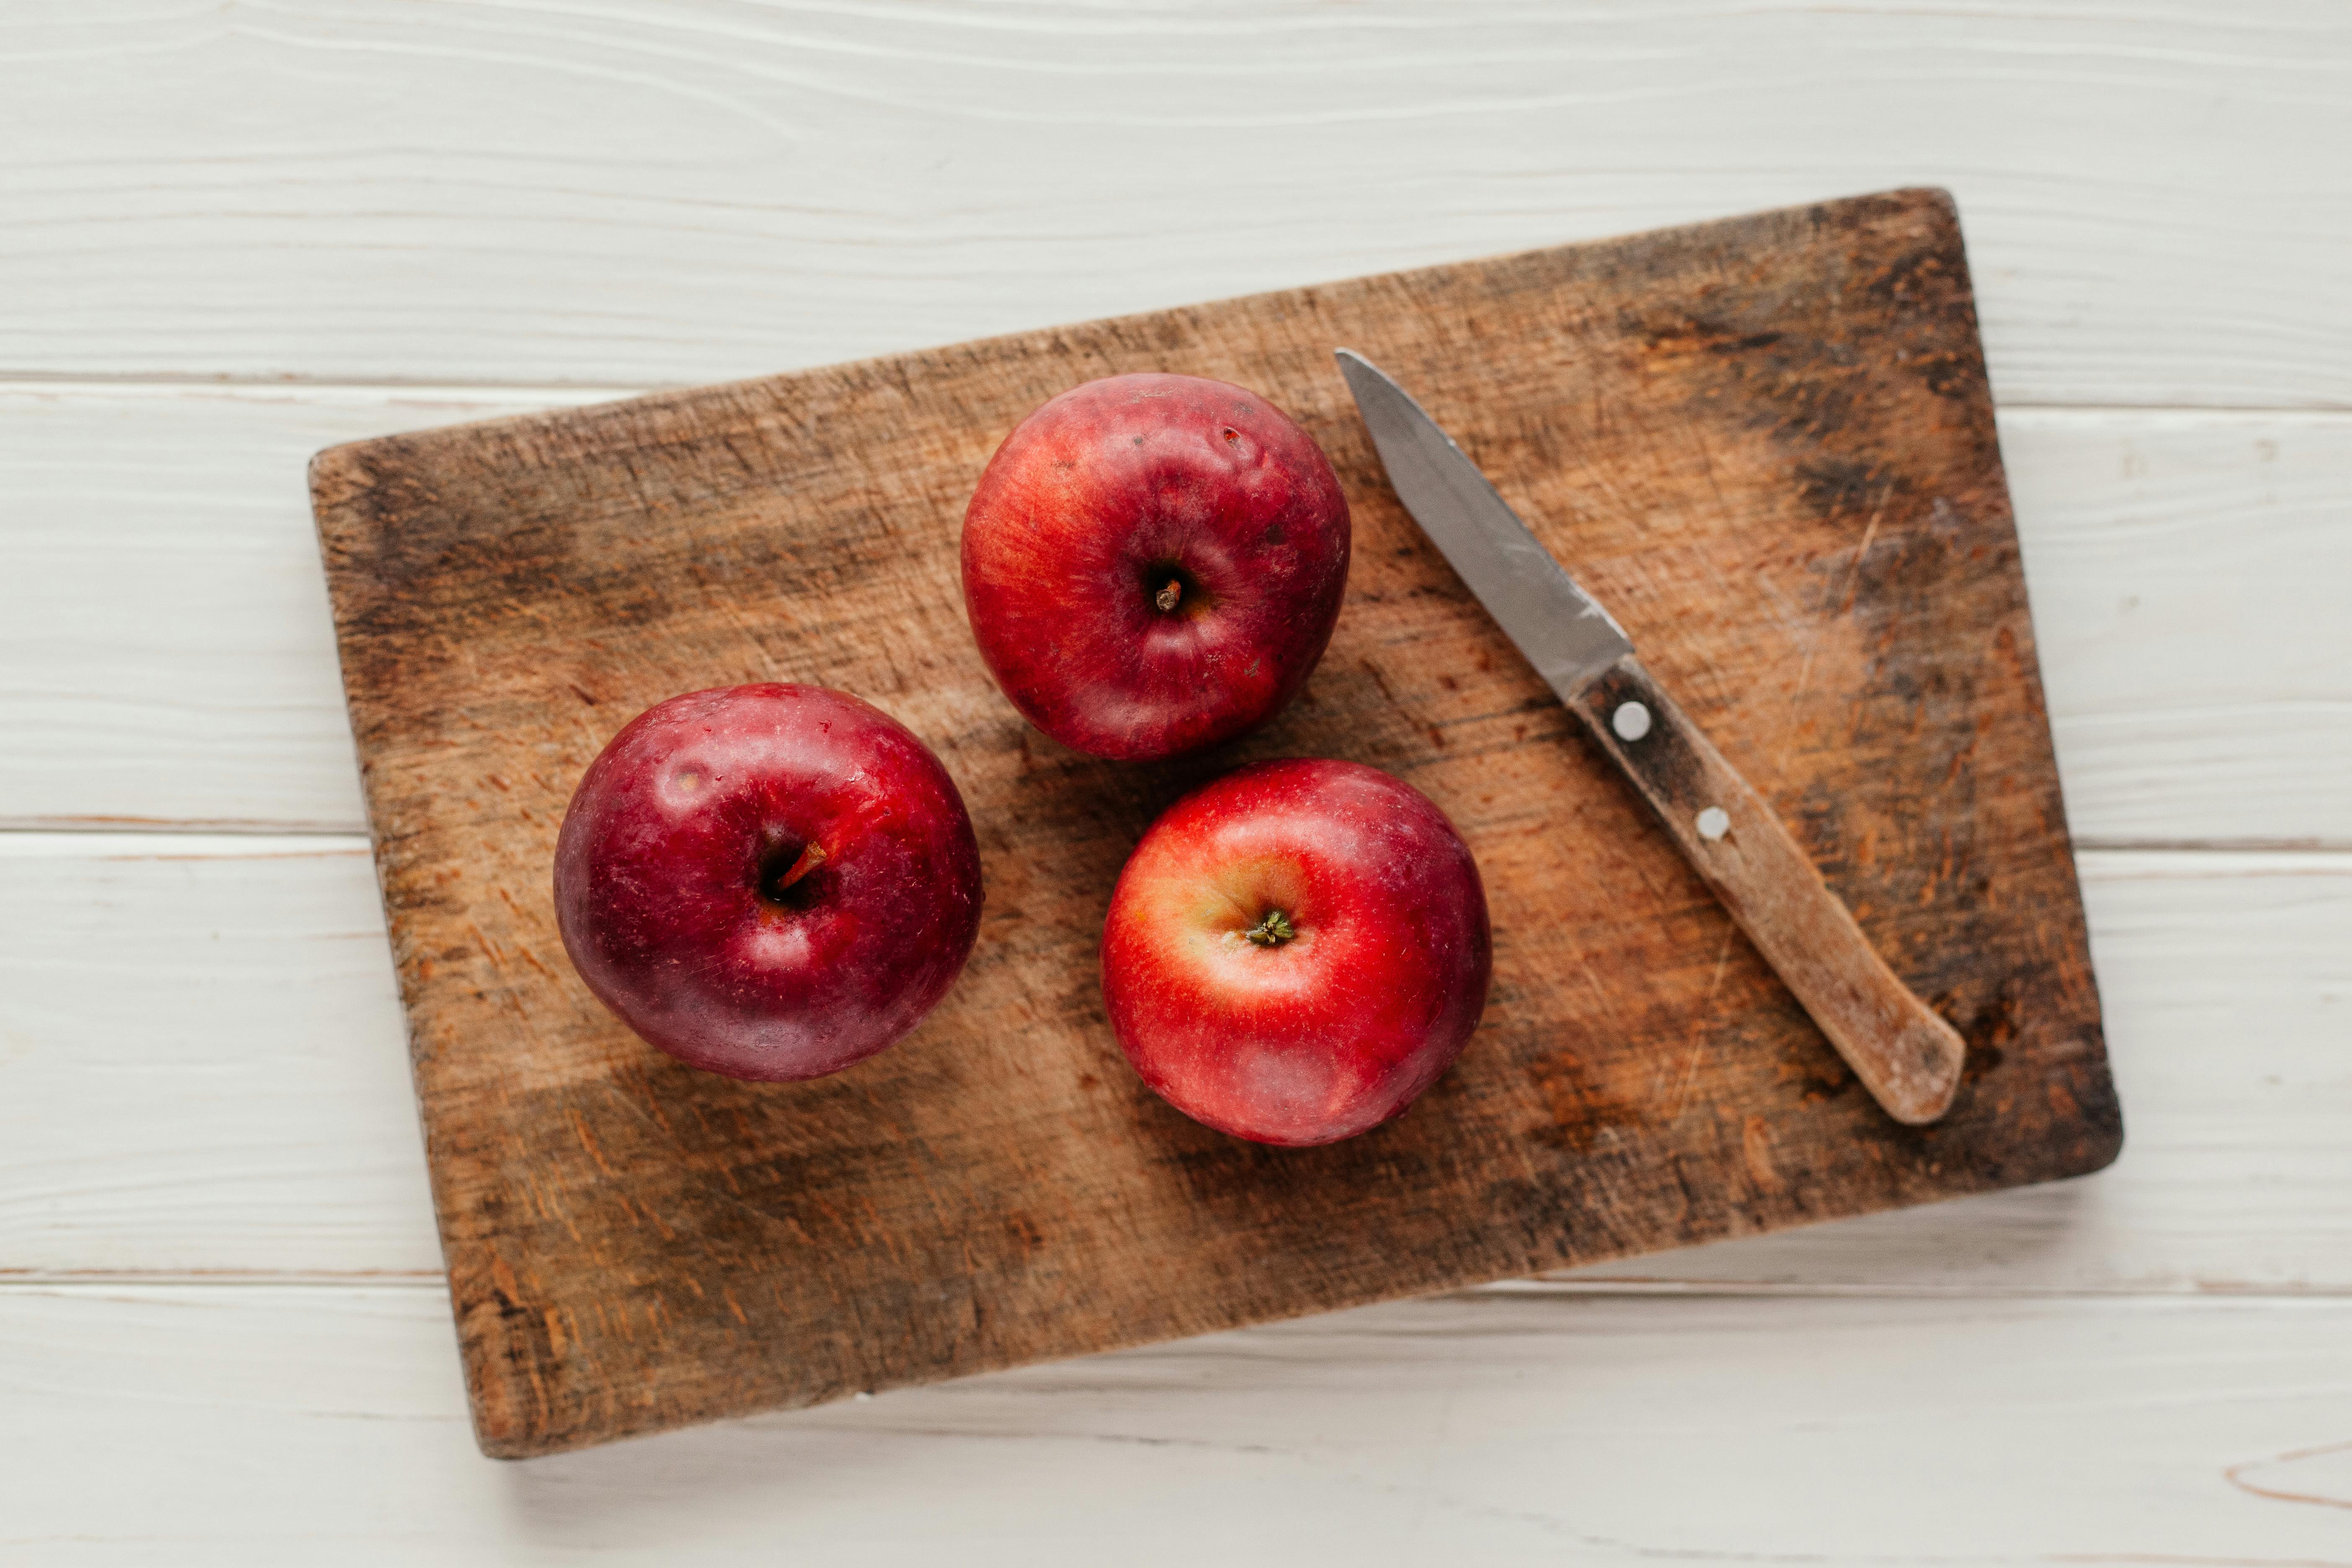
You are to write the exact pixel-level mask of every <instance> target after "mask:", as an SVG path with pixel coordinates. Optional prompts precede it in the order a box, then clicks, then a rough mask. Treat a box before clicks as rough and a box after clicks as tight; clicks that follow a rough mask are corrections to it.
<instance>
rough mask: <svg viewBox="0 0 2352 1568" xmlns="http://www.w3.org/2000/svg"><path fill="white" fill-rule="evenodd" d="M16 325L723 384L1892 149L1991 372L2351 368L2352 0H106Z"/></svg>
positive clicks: (133, 348) (2162, 385) (2182, 387)
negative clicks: (1934, 193)
mask: <svg viewBox="0 0 2352 1568" xmlns="http://www.w3.org/2000/svg"><path fill="white" fill-rule="evenodd" d="M5 22H6V26H5V30H0V105H5V108H0V114H5V117H6V118H5V128H6V132H7V133H6V134H5V136H0V190H5V191H6V192H7V193H8V197H7V199H8V203H9V215H10V221H9V225H8V236H9V242H8V243H7V244H6V245H5V247H0V300H7V301H8V309H7V310H5V312H0V370H5V371H9V372H16V371H26V370H29V371H35V372H38V373H40V374H69V375H97V374H108V375H113V374H134V375H143V374H169V375H179V376H194V377H211V376H215V375H222V374H235V375H242V376H247V377H254V376H261V377H274V376H280V375H302V376H313V377H325V378H340V379H353V380H358V379H377V378H381V379H393V380H404V381H428V382H430V381H447V380H457V381H497V382H546V381H579V382H593V383H614V382H630V383H635V382H644V381H681V382H685V381H705V380H714V379H719V378H724V377H730V376H739V375H749V374H758V373H761V372H766V371H772V370H780V369H786V368H791V367H794V366H800V365H807V364H814V363H824V362H828V361H833V360H838V359H846V358H855V357H859V356H862V355H866V354H869V353H877V352H881V351H884V350H888V349H896V348H913V347H918V346H921V345H925V344H929V343H933V342H951V341H954V340H956V339H960V338H964V337H969V336H973V335H976V334H979V333H983V332H993V331H1006V330H1010V329H1013V328H1020V327H1029V326H1040V325H1045V324H1049V323H1052V322H1056V321H1068V320H1072V319H1075V318H1080V317H1086V316H1091V315H1097V314H1104V313H1109V312H1115V311H1124V310H1138V309H1143V308H1149V307H1155V306H1161V305H1172V304H1179V303H1183V302H1186V301H1190V300H1200V299H1206V298H1213V297H1215V296H1219V295H1223V294H1231V293H1240V292H1246V291H1251V290H1255V289H1266V288H1272V287H1277V286H1285V285H1290V284H1297V283H1307V282H1313V281H1318V280H1322V279H1334V278H1344V277H1349V276H1352V275H1355V274H1358V273H1362V272H1368V271H1377V270H1381V269H1385V268H1392V267H1400V266H1407V265H1412V264H1415V263H1421V262H1429V261H1436V260H1441V259H1454V258H1460V257H1465V256H1475V255H1479V254H1482V253H1486V252H1490V251H1497V250H1506V249H1515V248H1518V247H1526V246H1533V245H1541V244H1549V243H1553V242H1557V241H1561V240H1568V239H1576V238H1584V237H1594V236H1599V235H1607V234H1615V233H1622V232H1625V231H1628V230H1632V229H1637V228H1645V227H1651V226H1657V225H1661V224H1667V223H1677V222H1683V221H1687V220H1693V219H1697V218H1705V217H1713V216H1723V215H1726V214H1730V213H1736V212H1743V211H1748V210H1751V209H1754V208H1758V207H1764V206H1773V205H1782V204H1787V203H1793V202H1803V201H1813V200H1818V199H1820V198H1822V197H1825V196H1832V195H1848V194H1852V193H1854V192H1859V191H1865V190H1872V189H1880V188H1885V187H1889V186H1894V185H1900V184H1923V183H1941V184H1947V185H1948V186H1950V187H1951V188H1952V189H1953V190H1954V191H1955V192H1956V193H1957V194H1958V197H1959V200H1960V205H1961V210H1962V214H1963V216H1964V219H1965V221H1966V223H1967V226H1968V230H1969V241H1970V248H1971V251H1972V253H1973V256H1974V260H1975V266H1976V269H1977V273H1978V277H1979V283H1980V291H1981V295H1982V299H1983V305H1984V310H1983V315H1984V324H1985V337H1986V343H1987V347H1988V350H1989V352H1990V357H1991V362H1992V365H1993V374H1994V377H1995V381H1996V384H1998V386H1999V388H2000V392H2001V394H2002V395H2003V396H2004V397H2005V398H2008V399H2013V400H2023V401H2032V402H2068V403H2083V402H2090V403H2133V404H2231V405H2263V406H2276V405H2315V404H2325V405H2336V406H2344V405H2352V318H2347V314H2346V312H2345V311H2344V310H2343V309H2342V308H2341V306H2340V303H2339V302H2338V301H2339V298H2340V289H2341V283H2342V267H2341V258H2342V257H2343V256H2344V254H2345V253H2346V251H2347V247H2352V161H2347V159H2346V158H2345V157H2344V156H2343V150H2344V148H2345V147H2346V146H2347V145H2352V17H2347V13H2346V11H2345V9H2344V8H2343V6H2342V5H2339V4H2336V3H2335V0H2245V3H2241V4H2235V5H2217V4H2210V3H2207V4H2196V3H2191V0H2137V3H2126V0H2091V3H2089V4H2084V5H2068V6H2052V5H2046V4H2040V3H2035V0H1985V3H1983V4H1979V5H1969V6H1966V7H1954V6H1935V5H1923V4H1918V3H1916V0H1856V3H1853V4H1849V5H1836V6H1819V5H1799V4H1760V5H1738V6H1727V5H1716V4H1708V3H1701V0H1674V3H1671V4H1651V5H1601V4H1597V3H1591V0H1579V3H1574V4H1568V5H1534V4H1529V3H1528V0H1481V3H1478V4H1435V5H1433V4H1425V3H1423V4H1412V3H1408V0H1368V3H1363V4H1355V5H1328V4H1321V3H1318V0H1188V3H1186V4H1181V5H1179V4H1174V3H1172V0H1147V3H1141V4H1138V3H1134V0H1034V3H1030V0H1012V3H1000V4H992V5H981V4H962V5H943V4H934V3H931V0H883V3H877V4H869V5H841V4H835V3H832V0H806V3H793V0H771V3H765V4H759V3H751V0H475V3H450V4H438V5H420V4H414V3H410V0H228V3H223V0H138V3H136V4H133V3H131V0H113V3H110V4H65V3H50V4H40V3H36V4H31V5H25V4H18V5H11V6H10V7H8V13H7V16H6V18H5Z"/></svg>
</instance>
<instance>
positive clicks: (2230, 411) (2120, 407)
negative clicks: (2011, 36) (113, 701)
mask: <svg viewBox="0 0 2352 1568" xmlns="http://www.w3.org/2000/svg"><path fill="white" fill-rule="evenodd" d="M1056 324H1058V323H1054V322H1045V323H1042V325H1044V326H1046V327H1051V326H1054V325H1056ZM996 335H1003V334H996ZM895 352H903V351H895V350H877V351H876V357H880V356H881V355H884V354H887V353H895ZM837 363H856V362H854V361H848V362H837ZM821 368H822V366H820V365H814V364H780V365H776V366H774V367H773V368H772V369H771V370H769V371H767V372H765V373H763V374H768V375H790V374H794V373H797V372H800V371H805V370H815V369H821ZM740 379H742V378H740V377H724V378H720V379H718V380H714V381H711V382H692V381H644V382H608V381H561V380H556V381H550V380H547V379H544V378H541V379H537V380H530V381H505V380H500V379H497V378H484V379H481V380H467V379H462V378H452V377H449V376H431V377H423V378H419V379H416V380H413V381H412V380H407V379H404V378H402V377H397V376H307V375H236V374H226V375H194V374H182V373H177V372H171V371H157V372H143V371H123V372H119V373H116V374H93V373H90V372H87V371H75V372H65V371H59V372H47V371H37V370H23V369H15V370H11V369H0V396H5V395H7V394H9V393H11V392H21V393H26V394H30V395H45V396H51V397H72V396H76V395H83V394H87V395H91V396H108V395H116V396H119V395H121V394H122V393H124V392H126V391H137V390H139V389H141V388H147V387H152V388H153V389H154V390H155V391H157V392H158V393H163V394H171V393H177V392H226V393H248V394H249V393H270V392H285V393H293V394H303V395H308V394H313V393H321V394H326V395H331V396H344V395H348V396H353V397H366V396H375V395H383V394H386V393H390V394H394V395H398V396H402V397H422V398H425V399H432V398H436V397H440V396H447V397H453V398H469V397H482V396H495V397H498V398H499V399H501V400H504V399H509V398H525V397H530V396H533V395H545V396H546V397H547V399H548V400H549V401H550V403H551V404H559V405H579V404H583V403H590V402H599V401H605V400H612V401H618V400H619V399H622V398H626V397H644V396H647V395H651V394H654V393H660V392H683V391H687V390H689V389H691V388H693V387H696V386H698V385H724V384H727V383H728V382H729V381H732V380H740ZM1994 406H1995V408H1996V409H1998V410H1999V411H2000V412H2001V413H2004V414H2081V415H2086V416H2097V415H2134V414H2191V415H2200V416H2206V415H2211V416H2244V417H2246V418H2248V419H2263V418H2277V417H2279V416H2289V415H2291V416H2295V417H2298V418H2301V417H2309V416H2321V417H2332V418H2337V419H2347V420H2352V407H2347V405H2344V404H2341V403H2113V402H2080V403H2061V402H2049V401H2042V400H2032V399H2028V400H2020V399H2011V398H2002V397H1998V396H1996V397H1995V399H1994Z"/></svg>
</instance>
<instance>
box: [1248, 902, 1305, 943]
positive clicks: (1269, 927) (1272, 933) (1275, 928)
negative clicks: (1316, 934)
mask: <svg viewBox="0 0 2352 1568" xmlns="http://www.w3.org/2000/svg"><path fill="white" fill-rule="evenodd" d="M1297 934H1298V932H1297V931H1294V930H1292V929H1291V924H1290V917H1289V916H1287V915H1286V914H1284V913H1283V912H1282V911H1281V910H1266V911H1265V919H1264V920H1262V921H1258V922H1257V924H1255V925H1254V926H1252V927H1250V928H1249V930H1247V931H1244V932H1242V935H1243V936H1244V938H1246V939H1247V940H1249V941H1251V942H1255V943H1257V944H1258V946H1260V947H1280V946H1281V945H1282V944H1283V943H1284V942H1288V941H1289V940H1290V939H1291V938H1292V937H1295V936H1297Z"/></svg>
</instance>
